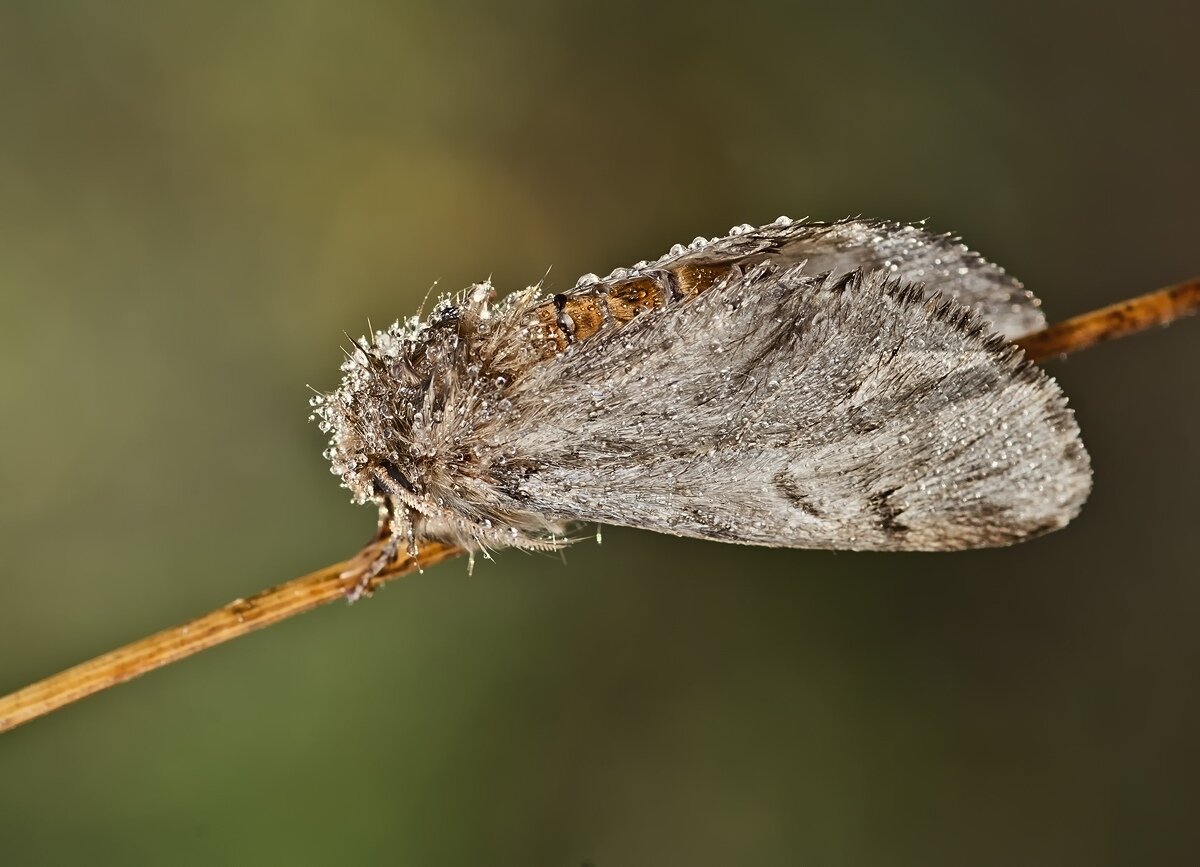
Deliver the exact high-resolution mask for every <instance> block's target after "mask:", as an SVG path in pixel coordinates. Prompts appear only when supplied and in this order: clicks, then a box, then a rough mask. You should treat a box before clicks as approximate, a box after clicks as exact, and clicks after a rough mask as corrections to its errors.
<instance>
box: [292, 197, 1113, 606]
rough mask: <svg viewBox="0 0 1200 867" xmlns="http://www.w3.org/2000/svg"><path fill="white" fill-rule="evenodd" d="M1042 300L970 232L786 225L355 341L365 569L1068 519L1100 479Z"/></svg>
mask: <svg viewBox="0 0 1200 867" xmlns="http://www.w3.org/2000/svg"><path fill="white" fill-rule="evenodd" d="M1045 325H1046V322H1045V319H1044V318H1043V316H1042V313H1041V311H1040V310H1039V302H1038V300H1037V299H1036V298H1035V297H1034V296H1033V295H1032V294H1031V293H1029V292H1028V291H1026V290H1025V289H1024V288H1023V287H1022V286H1021V284H1020V283H1019V282H1018V281H1016V280H1015V279H1013V278H1012V277H1010V276H1008V275H1007V274H1006V273H1005V272H1004V271H1003V270H1002V269H1001V268H999V267H997V266H995V265H993V264H991V263H990V262H988V261H986V260H984V259H983V258H982V257H980V256H979V255H977V254H976V253H974V252H972V251H970V250H969V249H967V248H966V247H965V246H963V245H962V244H961V243H959V242H958V240H957V239H955V238H953V237H950V236H947V235H935V234H931V233H930V232H928V231H926V230H925V229H924V228H922V227H919V226H912V225H902V224H897V223H889V222H879V221H871V220H861V219H854V220H843V221H839V222H831V223H821V222H807V221H792V220H789V219H787V218H786V217H781V218H780V219H779V220H777V221H775V222H774V223H772V224H769V225H766V226H761V227H758V228H755V227H752V226H749V225H742V226H737V227H734V228H733V229H731V230H730V232H729V233H728V234H727V235H724V236H722V237H717V238H712V239H706V238H696V239H695V240H694V241H693V242H692V243H691V244H688V245H686V246H685V245H676V246H674V247H672V248H671V250H670V251H669V252H668V253H667V254H666V255H664V256H662V257H660V258H658V259H656V260H654V261H649V262H647V261H643V262H638V263H637V264H636V265H634V266H633V267H632V268H618V269H617V270H614V271H613V272H612V273H610V274H609V275H608V276H606V277H603V278H600V277H597V276H595V275H592V274H588V275H585V276H583V277H581V278H580V279H579V281H578V282H577V283H576V284H575V285H574V286H573V287H572V288H570V289H568V290H567V291H565V292H561V293H558V294H547V293H546V292H545V291H544V290H543V288H542V286H541V285H540V284H539V285H538V286H533V287H530V288H528V289H525V290H524V291H518V292H515V293H513V294H511V295H509V296H508V297H506V298H504V299H503V300H500V301H497V300H496V298H495V293H494V291H493V289H492V286H491V285H490V283H480V284H476V285H474V286H472V287H471V288H470V289H468V290H466V291H465V292H462V293H460V294H457V295H454V296H447V297H443V298H442V299H441V300H439V301H438V302H437V303H436V306H434V307H433V309H432V311H431V312H430V313H429V315H428V316H427V317H425V318H424V319H422V318H420V316H416V317H413V318H411V319H409V320H408V321H406V322H397V323H395V324H393V325H392V326H391V327H390V328H387V329H386V330H381V331H376V332H375V333H374V334H371V335H369V336H367V337H363V338H361V339H359V340H358V341H357V342H356V343H355V344H354V346H353V347H352V349H351V350H349V351H348V353H347V358H346V361H345V363H344V364H343V365H342V372H343V379H342V382H341V384H340V386H339V387H338V388H337V389H336V390H335V391H333V392H332V393H329V394H322V395H318V396H317V397H315V398H314V399H313V401H312V404H313V407H314V416H315V418H316V419H317V420H318V421H319V423H320V427H321V429H322V431H324V432H326V433H328V434H329V437H330V442H329V448H328V449H327V450H326V452H325V457H326V458H328V459H329V460H330V462H331V465H332V471H333V472H334V473H335V474H336V475H338V476H339V477H340V478H341V481H342V484H343V485H344V486H345V487H346V488H348V489H349V490H350V491H351V492H352V494H353V497H354V499H355V501H357V502H360V503H366V502H374V503H376V504H378V505H379V506H380V509H381V512H380V514H381V518H380V535H379V540H380V544H379V545H378V546H377V547H376V549H375V550H376V556H375V560H374V562H373V563H372V564H367V565H366V566H364V568H363V576H365V577H362V578H361V580H360V581H359V582H358V586H359V588H360V589H362V588H365V587H366V586H367V582H368V581H369V578H370V574H371V572H372V570H375V571H378V569H379V568H381V564H382V565H386V563H387V562H388V561H389V560H390V559H391V558H395V557H396V556H398V555H399V552H400V551H401V550H402V549H403V550H407V551H408V553H409V554H411V555H415V553H416V551H417V548H418V545H419V544H421V543H422V542H425V541H429V540H438V541H444V542H447V543H450V544H453V545H455V546H459V547H461V548H463V549H466V550H467V551H470V552H476V551H483V552H487V551H488V550H489V549H492V548H499V547H506V546H508V547H516V548H525V549H552V548H557V547H560V546H562V545H564V544H567V542H568V541H569V540H570V534H571V532H572V528H573V527H576V526H578V525H580V524H583V523H599V524H618V525H624V526H630V527H640V528H643V529H648V530H655V531H658V532H663V533H672V534H676V535H680V536H691V537H697V538H702V539H711V540H715V541H721V542H738V543H744V544H749V545H769V546H782V547H796V548H836V549H850V550H875V551H954V550H961V549H968V548H984V547H992V546H1001V545H1008V544H1011V543H1014V542H1019V541H1022V540H1024V539H1029V538H1032V537H1034V536H1038V535H1040V534H1042V533H1045V532H1048V531H1050V530H1055V529H1058V528H1060V527H1062V526H1064V525H1065V524H1067V522H1069V521H1070V520H1071V519H1072V518H1073V517H1074V516H1075V515H1076V514H1077V513H1078V512H1079V510H1080V508H1081V506H1082V505H1083V503H1084V500H1085V499H1086V498H1087V496H1088V492H1089V490H1090V489H1091V483H1092V474H1091V468H1090V463H1089V459H1088V454H1087V451H1086V450H1085V449H1084V446H1083V443H1082V442H1081V440H1080V435H1079V428H1078V426H1077V425H1076V422H1075V419H1074V417H1073V414H1072V412H1071V410H1070V409H1068V407H1067V401H1066V398H1065V397H1064V395H1063V393H1062V390H1061V389H1060V388H1059V386H1058V385H1057V384H1056V383H1055V381H1054V380H1053V379H1051V378H1050V377H1049V376H1048V375H1047V374H1046V373H1045V372H1044V371H1043V370H1042V369H1041V368H1040V367H1038V366H1037V365H1035V364H1034V363H1032V362H1031V361H1028V360H1026V359H1025V358H1024V357H1023V354H1022V351H1021V349H1020V348H1018V347H1017V346H1015V345H1014V344H1013V343H1012V342H1011V341H1012V340H1013V338H1015V337H1017V336H1019V335H1024V334H1029V333H1031V332H1036V331H1039V330H1040V329H1042V328H1044V327H1045Z"/></svg>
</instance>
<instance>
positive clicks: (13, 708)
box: [0, 278, 1200, 732]
mask: <svg viewBox="0 0 1200 867" xmlns="http://www.w3.org/2000/svg"><path fill="white" fill-rule="evenodd" d="M1197 310H1200V278H1197V279H1194V280H1189V281H1188V282H1186V283H1180V284H1179V285H1178V286H1172V287H1170V288H1167V289H1162V290H1160V291H1158V292H1152V293H1150V294H1149V295H1143V296H1141V297H1140V298H1134V299H1132V300H1130V301H1123V302H1121V303H1120V304H1114V305H1112V306H1111V307H1105V308H1103V309H1101V310H1096V311H1093V312H1091V313H1085V314H1083V315H1082V316H1076V317H1075V318H1073V319H1068V320H1066V321H1065V322H1061V323H1059V324H1058V325H1054V326H1051V327H1050V328H1047V329H1045V330H1043V331H1039V332H1036V333H1035V334H1030V335H1027V336H1025V337H1022V338H1020V339H1018V340H1017V341H1016V342H1017V344H1018V345H1020V346H1021V347H1022V348H1024V350H1025V354H1026V356H1027V357H1028V358H1030V359H1031V360H1033V361H1044V360H1046V359H1050V358H1056V357H1058V356H1061V355H1066V354H1067V353H1070V352H1077V351H1079V350H1081V349H1086V348H1088V347H1089V346H1094V345H1095V344H1097V343H1100V342H1101V341H1104V340H1111V339H1113V338H1116V337H1123V336H1125V335H1126V334H1132V333H1134V332H1135V331H1141V330H1143V329H1146V328H1149V327H1151V326H1153V325H1165V324H1167V323H1168V322H1170V321H1172V320H1174V319H1178V318H1180V317H1182V316H1186V315H1188V314H1191V313H1195V312H1197ZM461 553H462V551H461V550H460V549H458V548H455V547H452V546H450V545H444V544H441V543H438V542H431V543H428V544H426V545H425V546H424V547H422V548H421V550H420V551H419V552H418V553H417V556H416V557H409V558H406V559H404V560H399V561H397V562H396V563H394V564H393V565H391V566H389V567H388V568H386V569H385V570H384V571H383V572H382V573H380V574H379V575H378V576H376V577H375V578H373V579H372V580H371V589H374V588H375V587H377V586H379V585H380V584H382V583H384V582H386V581H390V580H392V579H394V578H399V577H401V576H403V575H408V574H410V573H412V572H415V571H417V570H419V569H424V568H425V567H426V566H432V565H434V564H435V563H440V562H441V561H443V560H446V559H448V558H450V557H454V556H457V555H458V554H461ZM362 556H363V555H359V557H356V558H354V559H351V560H347V561H345V562H342V563H335V564H334V565H332V566H326V567H325V568H324V569H319V570H317V571H316V572H312V573H310V574H308V575H305V576H303V577H301V578H296V579H295V580H293V581H289V582H287V583H286V584H280V585H279V586H278V587H272V588H271V589H269V590H264V591H262V592H261V593H259V594H258V595H256V596H251V597H250V598H249V599H235V600H234V601H233V602H230V603H229V604H228V605H225V606H224V607H222V608H218V609H217V610H216V611H213V612H211V613H209V614H205V615H204V616H203V617H198V618H196V619H195V620H191V621H189V622H187V623H184V624H183V625H181V626H176V627H174V628H173V629H167V630H164V631H162V632H158V633H156V634H154V635H151V636H148V637H147V638H143V639H141V640H140V641H135V642H133V643H132V644H127V645H125V646H124V647H121V648H118V649H117V650H113V651H110V652H108V653H106V654H104V655H102V656H97V657H96V658H95V659H92V660H89V661H88V662H85V663H82V664H81V665H77V666H75V667H74V668H69V669H67V670H66V671H64V672H61V673H60V674H56V675H53V676H52V677H48V678H46V679H45V680H42V681H39V682H38V683H35V684H33V685H32V686H27V687H25V688H24V689H21V690H18V691H17V692H14V693H12V694H11V695H7V696H4V697H3V698H0V732H5V731H8V730H9V729H12V728H16V727H17V726H19V725H21V723H24V722H28V721H29V720H31V719H35V718H37V717H39V716H42V715H43V714H47V713H50V711H52V710H57V709H58V708H60V707H62V706H64V705H67V704H71V703H72V702H76V701H79V700H80V699H81V698H86V697H87V696H89V695H91V694H92V693H96V692H99V691H100V690H103V689H108V688H109V687H110V686H116V685H117V684H118V683H124V682H125V681H127V680H131V679H133V678H135V677H137V676H138V675H140V674H145V673H146V672H148V671H153V670H154V669H156V668H161V667H162V666H164V665H168V664H170V663H172V662H176V661H178V660H180V659H183V658H184V657H187V656H191V655H192V654H193V653H198V652H199V651H201V650H205V649H206V648H209V647H214V646H215V645H218V644H223V643H224V642H226V641H229V640H231V639H234V638H237V637H238V636H240V635H245V634H246V633H247V632H253V631H254V630H255V629H260V628H262V627H264V626H270V625H271V624H272V623H278V622H279V621H280V620H286V619H287V618H289V617H292V616H294V615H296V614H301V613H303V612H305V611H310V610H312V609H313V608H317V607H318V606H320V605H324V604H325V603H327V602H333V601H334V600H337V599H344V598H345V596H346V593H347V591H348V590H350V589H352V584H351V583H350V582H347V581H346V580H345V579H343V578H342V574H343V573H344V572H346V571H347V570H351V569H352V568H353V567H355V566H361V563H362V560H361V557H362Z"/></svg>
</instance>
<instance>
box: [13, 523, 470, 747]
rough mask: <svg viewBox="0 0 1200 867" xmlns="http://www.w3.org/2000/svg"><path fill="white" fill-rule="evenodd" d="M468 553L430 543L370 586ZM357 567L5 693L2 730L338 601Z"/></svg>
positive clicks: (265, 595) (241, 603)
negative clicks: (345, 576)
mask: <svg viewBox="0 0 1200 867" xmlns="http://www.w3.org/2000/svg"><path fill="white" fill-rule="evenodd" d="M461 553H462V552H461V551H460V550H459V549H458V548H454V547H452V546H450V545H444V544H442V543H440V542H430V543H428V544H426V545H424V546H423V547H422V548H421V550H420V551H418V552H417V556H416V557H408V558H405V559H403V560H397V561H396V562H395V563H393V564H392V565H391V566H390V567H388V568H387V569H385V570H384V571H383V572H381V573H380V574H379V575H377V576H376V577H375V578H373V579H372V580H371V589H372V590H374V589H375V588H376V587H378V586H379V585H381V584H383V583H384V582H386V581H391V580H393V579H395V578H400V577H402V576H404V575H409V574H411V573H413V572H416V571H419V570H421V569H424V568H425V567H426V566H432V565H434V564H435V563H440V562H441V561H443V560H445V559H447V558H450V557H454V556H456V555H457V554H461ZM356 565H357V566H361V561H360V560H359V559H358V558H353V559H351V560H346V561H345V562H342V563H334V564H333V565H332V566H326V567H325V568H324V569H318V570H317V571H316V572H310V573H309V574H308V575H304V576H302V577H300V578H295V579H293V580H291V581H288V582H287V583H286V584H280V585H279V586H277V587H272V588H270V589H269V590H264V591H262V592H261V593H258V594H256V595H254V596H251V597H250V598H249V599H235V600H233V601H232V602H230V603H229V604H227V605H223V606H221V607H220V608H218V609H217V610H216V611H211V612H209V613H208V614H205V615H204V616H202V617H197V618H196V619H195V620H189V621H188V622H187V623H184V624H181V625H179V626H175V627H172V628H171V629H164V630H163V631H162V632H156V633H154V634H153V635H150V636H147V637H146V638H143V639H141V640H140V641H135V642H133V643H132V644H126V645H125V646H124V647H119V648H117V649H116V650H110V651H109V652H108V653H105V654H102V655H100V656H97V657H96V658H95V659H90V660H88V661H87V662H84V663H81V664H79V665H76V666H75V667H74V668H68V669H67V670H66V671H63V672H60V673H58V674H55V675H53V676H51V677H48V678H46V679H45V680H40V681H38V682H37V683H35V684H33V685H31V686H27V687H25V688H24V689H19V690H17V691H16V692H14V693H12V694H11V695H6V696H4V697H3V698H0V732H5V731H8V730H9V729H13V728H16V727H17V726H19V725H21V723H25V722H29V720H31V719H36V718H37V717H39V716H42V715H44V714H48V713H50V711H52V710H57V709H58V708H60V707H62V706H63V705H67V704H71V703H72V702H76V701H79V700H80V699H81V698H86V697H87V696H89V695H91V694H92V693H95V692H100V690H102V689H108V688H109V687H110V686H116V685H117V684H118V683H124V682H125V681H127V680H132V679H133V678H135V677H137V676H138V675H140V674H145V673H146V672H148V671H153V670H154V669H156V668H162V667H163V666H164V665H169V664H170V663H172V662H178V661H179V660H181V659H183V658H185V657H188V656H191V655H192V654H193V653H199V652H200V651H201V650H206V649H207V648H209V647H214V646H216V645H218V644H224V643H225V642H226V641H231V640H233V639H234V638H237V637H238V636H241V635H245V634H246V633H248V632H253V631H254V630H255V629H261V628H262V627H264V626H270V625H271V624H272V623H278V622H279V621H280V620H286V619H287V618H289V617H294V616H295V615H297V614H303V613H304V612H305V611H311V610H312V609H314V608H317V607H319V606H321V605H324V604H325V603H327V602H333V601H334V600H335V599H344V598H346V591H347V589H348V587H349V586H350V585H349V583H348V582H347V581H346V580H345V579H343V578H342V573H343V572H346V571H347V570H350V569H353V568H354V567H355V566H356Z"/></svg>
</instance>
